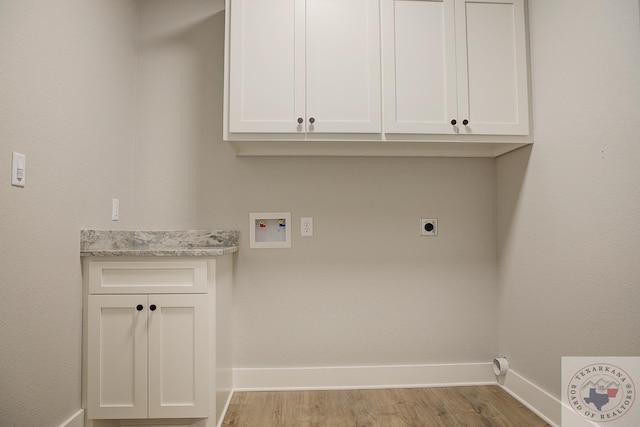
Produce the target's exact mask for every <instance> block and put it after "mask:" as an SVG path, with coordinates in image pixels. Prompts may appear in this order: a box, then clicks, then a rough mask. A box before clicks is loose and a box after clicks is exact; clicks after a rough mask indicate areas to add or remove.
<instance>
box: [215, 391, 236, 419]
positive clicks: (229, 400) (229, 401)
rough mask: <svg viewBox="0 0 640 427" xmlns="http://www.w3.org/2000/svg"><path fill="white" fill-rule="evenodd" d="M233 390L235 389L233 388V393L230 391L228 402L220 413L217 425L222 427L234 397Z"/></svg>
mask: <svg viewBox="0 0 640 427" xmlns="http://www.w3.org/2000/svg"><path fill="white" fill-rule="evenodd" d="M233 392H234V390H231V393H229V397H228V398H227V402H226V403H225V404H224V408H222V412H221V413H220V419H219V420H218V424H217V427H222V423H223V421H224V417H225V416H226V415H227V411H228V410H229V405H230V404H231V399H232V398H233Z"/></svg>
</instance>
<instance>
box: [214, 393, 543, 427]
mask: <svg viewBox="0 0 640 427" xmlns="http://www.w3.org/2000/svg"><path fill="white" fill-rule="evenodd" d="M222 426H223V427H230V426H238V427H419V426H429V427H432V426H433V427H437V426H442V427H452V426H469V427H471V426H473V427H476V426H483V427H512V426H523V427H538V426H548V424H547V423H545V422H544V421H543V420H541V419H540V418H538V417H537V416H536V415H535V414H534V413H533V412H531V411H530V410H529V409H528V408H526V407H525V406H523V405H522V404H521V403H520V402H518V401H517V400H516V399H514V398H513V397H512V396H511V395H509V394H508V393H507V392H506V391H504V390H503V389H502V388H500V387H499V386H494V385H487V386H469V387H433V388H414V389H382V390H332V391H276V392H271V391H259V392H237V393H235V394H234V395H233V398H232V400H231V403H230V405H229V409H228V411H227V414H226V416H225V419H224V421H223V423H222Z"/></svg>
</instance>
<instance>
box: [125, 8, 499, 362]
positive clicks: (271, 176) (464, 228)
mask: <svg viewBox="0 0 640 427" xmlns="http://www.w3.org/2000/svg"><path fill="white" fill-rule="evenodd" d="M220 10H221V2H218V1H213V0H206V1H205V0H197V1H188V2H180V7H179V8H178V7H177V6H175V2H171V1H158V0H149V1H145V2H143V3H142V9H141V17H140V27H141V39H142V43H141V45H140V66H139V88H138V106H139V108H138V111H139V117H140V120H139V125H138V131H137V135H138V141H137V143H136V185H135V189H136V190H135V191H136V193H135V194H136V204H137V206H138V209H136V212H137V215H139V216H140V217H144V218H146V219H147V220H148V221H149V222H148V223H146V224H145V225H147V226H152V227H156V226H159V227H173V226H182V225H185V224H186V225H191V226H193V224H190V223H188V221H191V219H190V218H191V216H192V215H191V214H192V212H199V213H200V215H201V216H200V219H199V220H198V221H197V222H198V224H197V225H198V226H209V227H225V228H226V227H230V228H238V229H240V230H241V236H242V237H241V238H242V241H241V248H240V252H239V253H238V255H237V256H236V262H235V274H236V276H235V285H234V286H235V288H234V304H235V306H234V310H235V319H234V321H235V324H234V328H235V333H234V339H235V363H236V367H252V368H255V367H309V366H323V367H324V366H351V365H387V364H421V363H453V362H488V361H490V360H491V358H492V357H494V356H495V355H496V353H497V287H496V252H497V248H496V225H495V221H496V210H495V209H496V208H495V203H496V199H495V184H496V183H495V161H494V160H493V159H447V160H445V159H381V158H378V159H374V158H237V157H235V155H234V153H233V150H232V149H231V148H230V146H229V145H228V144H227V143H225V142H223V141H222V140H221V138H222V92H223V91H222V90H223V87H222V83H223V46H224V40H223V38H224V16H223V15H224V14H223V13H222V12H220ZM262 211H290V212H292V214H293V234H294V237H293V247H292V248H291V249H285V250H251V249H249V248H248V241H247V240H248V222H249V221H248V217H249V213H250V212H262ZM300 216H312V217H313V218H314V225H315V235H314V237H312V238H300V237H299V223H300ZM429 216H434V217H437V218H438V219H439V221H440V235H439V236H438V237H437V238H424V237H423V238H421V237H419V236H418V233H419V225H418V220H419V218H421V217H429Z"/></svg>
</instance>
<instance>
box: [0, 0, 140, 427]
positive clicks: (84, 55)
mask: <svg viewBox="0 0 640 427" xmlns="http://www.w3.org/2000/svg"><path fill="white" fill-rule="evenodd" d="M135 22H136V13H135V2H134V1H129V0H120V1H114V0H94V1H91V2H88V1H85V0H58V1H55V2H49V1H27V0H21V1H13V0H9V1H2V2H0V171H1V173H0V177H1V178H2V179H1V182H0V287H1V289H0V325H2V326H1V327H0V425H2V427H18V426H19V427H23V426H57V425H59V424H60V423H61V422H63V421H64V420H65V419H67V418H69V417H70V416H71V415H72V414H74V413H75V412H76V411H77V410H78V409H79V408H80V389H81V386H80V384H81V383H80V368H81V330H82V304H81V289H82V288H81V277H80V257H79V232H80V229H82V228H85V227H91V228H115V227H126V226H127V225H129V224H130V222H129V218H132V215H131V202H132V160H133V152H132V141H133V136H134V120H133V106H134V78H135V45H134V30H135ZM12 151H17V152H21V153H24V154H26V156H27V178H26V182H27V186H26V188H24V189H19V188H16V187H11V186H10V176H11V174H10V167H11V152H12ZM114 197H116V198H119V199H120V203H121V213H122V221H121V222H120V223H112V222H111V216H110V210H111V199H112V198H114Z"/></svg>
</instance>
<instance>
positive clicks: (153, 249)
mask: <svg viewBox="0 0 640 427" xmlns="http://www.w3.org/2000/svg"><path fill="white" fill-rule="evenodd" d="M238 234H239V232H238V231H237V230H176V231H140V230H81V231H80V256H189V257H198V256H200V257H207V256H221V255H226V254H231V253H234V252H237V251H238Z"/></svg>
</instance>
